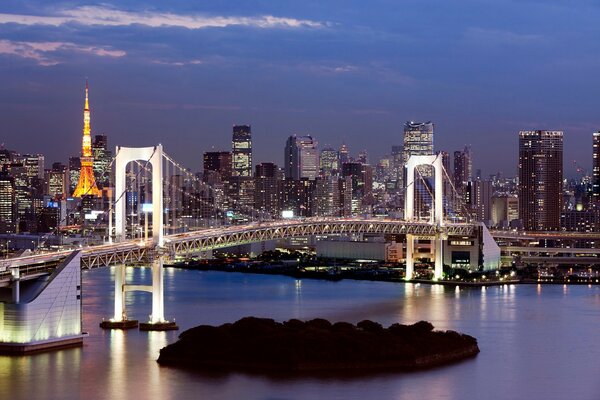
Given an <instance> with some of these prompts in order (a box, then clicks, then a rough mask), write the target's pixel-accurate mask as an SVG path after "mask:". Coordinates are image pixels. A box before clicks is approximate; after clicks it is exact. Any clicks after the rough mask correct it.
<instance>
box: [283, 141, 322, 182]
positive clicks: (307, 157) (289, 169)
mask: <svg viewBox="0 0 600 400" xmlns="http://www.w3.org/2000/svg"><path fill="white" fill-rule="evenodd" d="M284 159H285V168H284V172H285V178H286V179H294V180H299V179H303V178H307V179H311V180H314V179H315V178H316V177H317V176H318V175H319V153H318V150H317V142H316V141H315V140H313V138H312V136H308V135H307V136H296V135H292V136H290V137H289V138H288V140H287V142H286V144H285V155H284Z"/></svg>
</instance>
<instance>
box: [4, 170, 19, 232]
mask: <svg viewBox="0 0 600 400" xmlns="http://www.w3.org/2000/svg"><path fill="white" fill-rule="evenodd" d="M16 229H17V207H16V197H15V182H14V179H13V178H12V177H11V176H9V175H8V173H7V172H0V234H4V233H15V232H16Z"/></svg>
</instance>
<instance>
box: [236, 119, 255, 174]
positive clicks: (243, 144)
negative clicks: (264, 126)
mask: <svg viewBox="0 0 600 400" xmlns="http://www.w3.org/2000/svg"><path fill="white" fill-rule="evenodd" d="M231 149H232V151H231V157H232V162H233V164H232V176H241V177H247V178H251V177H252V129H251V126H250V125H234V126H233V137H232V140H231Z"/></svg>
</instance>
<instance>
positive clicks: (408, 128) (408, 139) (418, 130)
mask: <svg viewBox="0 0 600 400" xmlns="http://www.w3.org/2000/svg"><path fill="white" fill-rule="evenodd" d="M433 127H434V125H433V123H432V122H431V121H428V122H414V121H407V122H406V123H405V124H404V163H406V162H407V161H408V159H409V158H410V156H429V155H432V154H433ZM417 170H418V171H419V173H420V174H421V175H422V176H424V177H425V176H432V175H433V168H432V167H431V166H427V165H421V166H419V167H417Z"/></svg>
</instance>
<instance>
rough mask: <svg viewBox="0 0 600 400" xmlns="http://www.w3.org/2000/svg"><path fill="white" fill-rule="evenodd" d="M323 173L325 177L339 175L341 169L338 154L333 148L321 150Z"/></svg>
mask: <svg viewBox="0 0 600 400" xmlns="http://www.w3.org/2000/svg"><path fill="white" fill-rule="evenodd" d="M320 166H321V173H322V174H323V175H325V176H328V175H332V174H335V173H337V171H338V169H339V163H338V153H337V151H335V149H333V148H331V147H326V148H324V149H323V150H321V159H320Z"/></svg>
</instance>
